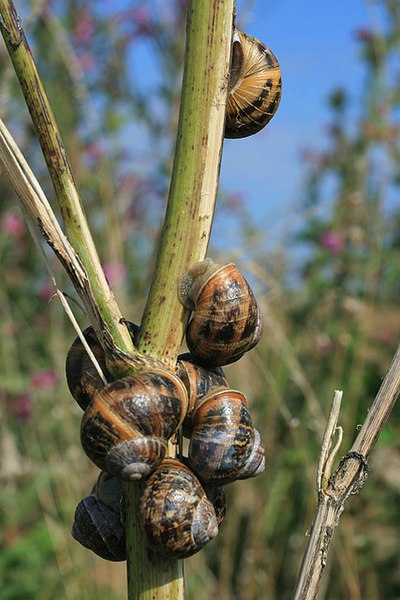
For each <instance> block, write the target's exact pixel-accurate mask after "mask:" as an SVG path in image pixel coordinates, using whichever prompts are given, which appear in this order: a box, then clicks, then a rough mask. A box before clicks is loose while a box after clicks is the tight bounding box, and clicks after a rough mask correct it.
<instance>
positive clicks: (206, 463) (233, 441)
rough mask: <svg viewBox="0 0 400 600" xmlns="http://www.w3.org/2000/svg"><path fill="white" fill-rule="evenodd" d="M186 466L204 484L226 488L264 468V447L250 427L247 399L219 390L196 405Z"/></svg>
mask: <svg viewBox="0 0 400 600" xmlns="http://www.w3.org/2000/svg"><path fill="white" fill-rule="evenodd" d="M192 422H193V430H192V433H191V437H190V442H189V453H188V459H187V462H188V465H189V466H190V468H191V469H193V471H194V472H195V473H196V475H197V476H198V477H199V478H200V480H201V481H202V482H204V483H208V484H214V485H225V484H227V483H231V482H233V481H235V480H236V479H246V478H247V477H255V476H256V475H259V474H260V473H262V471H263V470H264V468H265V456H264V446H263V444H262V442H261V440H260V437H259V433H258V432H257V433H256V430H255V429H254V427H253V423H252V419H251V416H250V413H249V411H248V409H247V400H246V396H245V395H244V394H242V393H241V392H239V391H237V390H230V389H227V388H220V389H218V390H215V391H212V392H210V393H209V394H208V395H207V396H205V397H204V398H203V399H202V400H200V402H198V403H197V405H196V406H195V409H194V412H193V417H192Z"/></svg>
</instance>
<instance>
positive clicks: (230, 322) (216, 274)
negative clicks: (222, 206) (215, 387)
mask: <svg viewBox="0 0 400 600" xmlns="http://www.w3.org/2000/svg"><path fill="white" fill-rule="evenodd" d="M179 298H180V300H181V302H182V304H184V305H185V306H186V307H187V308H190V309H192V310H193V311H194V313H193V317H192V320H191V321H190V323H189V325H188V328H187V331H186V343H187V345H188V348H189V350H190V352H191V353H192V355H193V357H194V358H195V359H196V361H198V362H199V363H201V364H203V365H206V366H213V367H214V366H221V365H227V364H229V363H232V362H235V361H236V360H239V358H241V357H242V356H243V354H244V353H245V352H247V351H248V350H251V348H253V347H254V346H255V345H256V344H257V342H258V340H259V339H260V336H261V333H262V317H261V313H260V311H259V308H258V306H257V302H256V300H255V298H254V295H253V292H252V291H251V288H250V286H249V284H248V283H247V281H246V280H245V278H244V277H243V275H242V274H241V273H240V272H239V271H238V269H237V267H236V266H235V265H234V264H232V263H230V264H228V265H224V266H221V265H218V264H216V263H214V262H213V261H212V260H211V259H206V260H204V261H202V262H200V263H196V264H195V265H193V266H192V267H191V269H189V271H188V272H187V273H185V274H184V275H183V277H182V278H181V282H180V288H179Z"/></svg>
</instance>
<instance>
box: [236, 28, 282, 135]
mask: <svg viewBox="0 0 400 600" xmlns="http://www.w3.org/2000/svg"><path fill="white" fill-rule="evenodd" d="M281 91H282V79H281V73H280V68H279V63H278V61H277V59H276V57H275V56H274V54H273V53H272V52H271V50H270V49H269V48H267V46H265V45H264V44H263V43H262V42H260V41H259V40H257V39H255V38H254V37H252V36H251V35H247V34H246V33H243V32H241V31H238V30H235V32H234V35H233V44H232V60H231V71H230V79H229V89H228V100H227V111H226V124H225V137H226V138H243V137H247V136H249V135H252V134H254V133H258V131H260V130H261V129H263V127H265V126H266V125H267V123H268V122H269V121H270V120H271V118H272V117H273V116H274V114H275V112H276V111H277V109H278V106H279V102H280V99H281Z"/></svg>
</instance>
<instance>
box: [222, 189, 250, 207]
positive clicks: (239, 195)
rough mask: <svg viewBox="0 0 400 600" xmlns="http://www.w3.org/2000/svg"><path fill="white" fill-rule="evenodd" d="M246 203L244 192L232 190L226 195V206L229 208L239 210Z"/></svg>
mask: <svg viewBox="0 0 400 600" xmlns="http://www.w3.org/2000/svg"><path fill="white" fill-rule="evenodd" d="M245 203H246V198H245V195H244V193H243V192H232V193H231V194H228V195H227V196H226V199H225V202H224V207H225V208H226V209H228V210H232V211H235V210H238V209H239V208H243V206H244V205H245Z"/></svg>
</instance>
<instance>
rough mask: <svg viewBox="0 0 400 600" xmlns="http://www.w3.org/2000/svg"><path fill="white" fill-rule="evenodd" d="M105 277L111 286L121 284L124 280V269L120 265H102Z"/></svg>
mask: <svg viewBox="0 0 400 600" xmlns="http://www.w3.org/2000/svg"><path fill="white" fill-rule="evenodd" d="M103 270H104V273H105V276H106V277H107V281H108V283H109V284H110V285H111V286H113V285H118V284H121V283H123V282H124V281H125V279H126V268H125V267H124V265H121V263H117V262H109V263H105V264H104V265H103Z"/></svg>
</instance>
